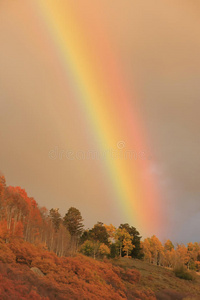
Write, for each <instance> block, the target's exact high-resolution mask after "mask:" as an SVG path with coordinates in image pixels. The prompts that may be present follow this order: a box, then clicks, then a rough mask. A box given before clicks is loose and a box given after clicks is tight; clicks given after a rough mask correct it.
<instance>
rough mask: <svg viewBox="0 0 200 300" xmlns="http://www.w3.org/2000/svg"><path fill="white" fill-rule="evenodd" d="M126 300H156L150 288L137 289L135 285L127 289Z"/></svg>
mask: <svg viewBox="0 0 200 300" xmlns="http://www.w3.org/2000/svg"><path fill="white" fill-rule="evenodd" d="M127 299H128V300H156V299H157V298H156V296H155V294H154V292H153V291H151V290H150V289H146V290H139V289H138V288H136V287H132V288H129V289H128V290H127Z"/></svg>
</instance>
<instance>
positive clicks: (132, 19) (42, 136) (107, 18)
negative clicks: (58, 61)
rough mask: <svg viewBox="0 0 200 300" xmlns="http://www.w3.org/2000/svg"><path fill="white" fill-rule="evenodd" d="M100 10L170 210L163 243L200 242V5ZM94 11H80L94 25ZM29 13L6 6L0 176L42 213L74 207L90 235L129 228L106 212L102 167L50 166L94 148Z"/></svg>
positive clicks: (151, 0) (0, 68)
mask: <svg viewBox="0 0 200 300" xmlns="http://www.w3.org/2000/svg"><path fill="white" fill-rule="evenodd" d="M101 1H102V3H103V4H102V10H101V13H102V14H103V18H104V26H105V29H107V31H108V32H109V34H110V42H111V44H112V45H113V49H115V50H116V52H117V55H119V57H120V61H121V63H122V65H123V68H124V71H125V74H126V80H127V84H128V85H129V86H131V87H133V88H134V90H135V91H136V93H137V95H138V109H139V111H140V113H141V115H142V120H143V125H144V127H145V130H146V132H147V136H148V137H149V140H150V143H151V148H152V153H153V157H152V166H153V168H154V172H156V173H157V176H158V177H159V183H158V184H159V185H160V186H161V188H162V189H163V194H164V195H165V196H164V197H165V200H164V201H165V204H167V205H168V206H169V207H170V208H171V209H170V214H169V216H167V217H168V218H169V220H170V222H171V224H173V226H174V228H172V229H170V230H169V231H166V233H165V235H166V234H167V235H168V236H162V238H168V237H169V238H171V239H172V240H173V241H177V242H189V241H192V242H194V241H200V232H199V228H200V184H199V180H200V176H199V172H200V157H199V156H200V117H199V113H200V56H199V54H200V18H199V13H200V2H199V0H181V1H178V0H173V1H165V0H159V1H155V0H146V1H145V0H144V1H141V0H134V1H119V0H117V1H114V2H113V1H107V0H101ZM77 2H78V3H79V5H82V6H83V3H82V2H81V1H77ZM95 2H96V0H87V5H86V6H85V5H84V6H83V9H84V13H85V14H86V15H87V14H88V18H89V17H90V15H91V14H92V13H93V10H94V9H95ZM84 3H85V1H84ZM30 7H31V5H30V2H29V1H17V3H14V2H13V1H8V0H3V1H1V4H0V128H1V129H0V143H1V144H0V170H1V172H2V173H3V174H4V175H5V177H6V179H7V183H8V184H9V185H14V186H16V185H17V186H21V187H22V188H25V189H26V191H27V192H28V194H29V196H32V197H34V198H35V199H36V201H37V202H38V203H39V204H40V205H41V206H43V205H44V206H46V207H47V208H48V209H50V208H52V207H59V208H60V211H61V213H62V214H64V213H65V212H66V211H67V210H68V208H69V207H70V206H75V207H77V208H78V209H80V211H81V213H82V215H83V217H84V219H85V225H86V227H88V226H89V227H91V226H93V224H94V223H96V222H97V221H102V222H105V223H113V224H114V225H118V224H119V223H120V222H126V220H125V219H124V217H122V216H121V215H120V213H119V212H118V211H117V208H116V207H114V206H113V203H112V202H109V199H110V197H111V195H110V190H109V189H108V188H107V186H106V185H105V184H104V174H103V172H102V171H101V169H100V168H99V163H98V162H97V161H92V162H88V161H84V160H82V161H73V162H72V161H69V160H56V161H55V160H52V159H50V158H49V155H48V153H49V151H50V150H52V149H55V147H56V146H58V147H60V149H61V148H62V149H70V150H75V149H76V150H77V149H81V150H84V149H88V147H92V145H93V141H92V140H91V139H90V129H89V128H88V127H87V124H85V122H84V120H83V118H82V116H81V112H80V110H79V108H78V107H77V105H76V103H75V102H73V101H72V100H73V98H72V97H73V96H72V95H70V94H69V93H70V92H69V91H68V89H67V88H66V89H63V83H62V78H60V77H59V76H57V74H60V73H59V72H58V70H57V68H58V66H56V65H55V64H54V62H53V61H52V60H51V57H52V55H53V54H52V53H51V49H50V48H48V41H46V42H45V44H44V45H42V41H43V39H44V37H45V29H44V28H41V27H39V26H38V27H37V26H36V25H37V23H36V22H35V16H34V14H33V11H32V10H31V9H30ZM41 45H42V46H41ZM66 99H69V101H66ZM72 103H73V105H72ZM88 178H89V179H88ZM105 206H106V209H105ZM131 225H134V224H131ZM152 234H153V233H152Z"/></svg>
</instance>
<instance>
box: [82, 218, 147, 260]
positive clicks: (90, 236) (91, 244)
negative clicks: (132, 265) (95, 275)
mask: <svg viewBox="0 0 200 300" xmlns="http://www.w3.org/2000/svg"><path fill="white" fill-rule="evenodd" d="M140 239H141V236H140V234H139V232H138V231H137V230H136V228H135V227H133V226H130V225H129V224H127V223H126V224H121V225H120V226H119V227H118V228H116V227H114V226H113V225H112V224H110V225H104V224H103V223H101V222H98V223H97V224H95V225H94V227H93V228H92V229H90V230H85V231H84V232H83V234H82V236H81V239H80V244H81V246H80V251H81V252H82V253H83V254H85V255H87V256H93V257H94V258H95V257H96V256H97V257H105V256H107V257H111V258H114V257H122V256H127V257H128V256H131V257H135V258H140V257H141V248H140Z"/></svg>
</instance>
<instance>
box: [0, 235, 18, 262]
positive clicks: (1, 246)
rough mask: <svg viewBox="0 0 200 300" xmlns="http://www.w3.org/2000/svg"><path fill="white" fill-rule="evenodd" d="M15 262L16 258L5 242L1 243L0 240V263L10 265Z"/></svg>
mask: <svg viewBox="0 0 200 300" xmlns="http://www.w3.org/2000/svg"><path fill="white" fill-rule="evenodd" d="M15 260H16V256H15V255H14V253H13V252H12V250H10V248H9V247H8V245H7V244H5V242H2V241H1V240H0V261H2V262H4V263H12V262H14V261H15Z"/></svg>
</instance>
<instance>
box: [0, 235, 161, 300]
mask: <svg viewBox="0 0 200 300" xmlns="http://www.w3.org/2000/svg"><path fill="white" fill-rule="evenodd" d="M0 261H1V262H0V279H1V280H0V299H2V300H3V299H5V300H6V299H11V300H12V299H20V300H21V299H34V300H41V299H42V300H54V299H59V300H62V299H63V300H64V299H74V300H75V299H77V300H79V299H96V300H98V299H103V298H104V299H113V300H122V299H144V300H148V299H151V300H154V299H156V298H155V296H154V293H153V292H152V291H151V290H150V289H149V288H147V287H141V286H138V287H137V283H138V282H139V281H140V272H139V271H137V270H135V269H127V270H124V268H121V267H119V266H114V265H113V264H111V263H110V262H109V261H108V260H106V261H97V260H94V259H92V258H88V257H86V256H83V255H80V254H79V255H77V256H75V257H58V256H57V255H56V254H55V253H53V252H49V251H47V250H45V249H43V247H42V246H41V245H38V246H35V245H32V244H30V243H28V242H24V241H23V240H20V239H19V238H17V239H16V238H14V239H12V240H11V241H10V242H9V243H5V242H3V241H2V240H1V241H0ZM36 268H38V269H36ZM39 270H40V271H39ZM33 271H34V272H33ZM41 272H42V273H41ZM41 275H42V276H41Z"/></svg>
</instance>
